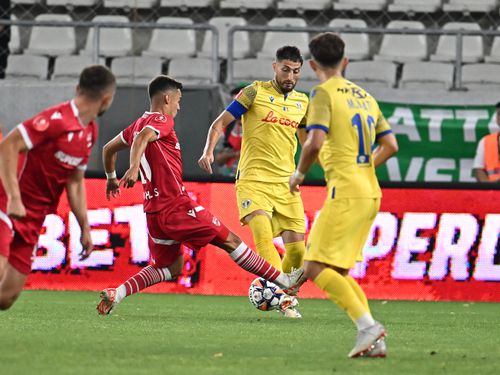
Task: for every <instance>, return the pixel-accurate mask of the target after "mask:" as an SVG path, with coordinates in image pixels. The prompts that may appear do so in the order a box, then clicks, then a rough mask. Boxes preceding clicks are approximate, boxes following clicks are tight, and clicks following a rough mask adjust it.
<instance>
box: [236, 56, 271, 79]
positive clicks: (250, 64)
mask: <svg viewBox="0 0 500 375" xmlns="http://www.w3.org/2000/svg"><path fill="white" fill-rule="evenodd" d="M273 61H274V60H273V59H242V60H236V61H235V62H234V68H233V69H234V70H233V82H234V83H238V82H252V81H255V80H259V81H267V80H269V79H270V78H271V77H272V75H273V73H272V63H273Z"/></svg>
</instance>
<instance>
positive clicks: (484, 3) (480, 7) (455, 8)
mask: <svg viewBox="0 0 500 375" xmlns="http://www.w3.org/2000/svg"><path fill="white" fill-rule="evenodd" d="M496 6H497V0H473V1H471V0H450V2H449V3H447V4H444V6H443V10H444V11H445V12H490V11H492V10H493V9H495V7H496Z"/></svg>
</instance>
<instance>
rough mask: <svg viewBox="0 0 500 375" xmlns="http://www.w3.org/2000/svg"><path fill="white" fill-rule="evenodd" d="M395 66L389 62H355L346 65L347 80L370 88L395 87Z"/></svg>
mask: <svg viewBox="0 0 500 375" xmlns="http://www.w3.org/2000/svg"><path fill="white" fill-rule="evenodd" d="M396 69H397V65H396V64H394V63H393V62H389V61H355V62H352V63H350V64H348V65H347V68H346V72H345V76H346V78H347V79H348V80H350V81H353V82H356V83H359V84H360V85H361V86H366V87H367V88H368V89H370V88H392V87H394V86H395V85H396Z"/></svg>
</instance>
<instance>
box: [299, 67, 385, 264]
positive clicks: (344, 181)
mask: <svg viewBox="0 0 500 375" xmlns="http://www.w3.org/2000/svg"><path fill="white" fill-rule="evenodd" d="M312 129H321V130H323V131H325V133H326V138H325V141H324V143H323V146H322V148H321V151H320V155H319V158H320V162H321V165H322V166H323V169H324V170H325V178H326V182H327V187H328V194H327V198H326V201H325V204H324V205H323V208H322V209H321V212H320V214H319V216H318V218H317V220H316V222H315V223H314V225H313V228H312V230H311V233H310V235H309V239H308V244H307V252H306V255H305V260H309V261H316V262H321V263H326V264H329V265H333V266H336V267H340V268H345V269H349V268H352V267H354V265H355V262H356V261H360V260H362V257H361V255H362V253H361V252H362V249H363V246H364V243H365V241H366V239H367V237H368V234H369V231H370V228H371V225H372V223H373V220H374V219H375V216H376V215H377V212H378V210H379V208H380V198H381V196H382V193H381V190H380V187H379V184H378V180H377V177H376V175H375V167H374V162H373V158H372V149H373V147H374V144H375V142H376V140H377V139H378V138H380V137H382V136H384V135H386V134H388V133H390V132H391V129H390V126H389V124H388V123H387V121H386V120H385V118H384V116H383V115H382V113H381V111H380V108H379V106H378V104H377V102H376V100H375V99H374V98H373V97H372V96H371V95H370V94H368V93H367V92H366V91H365V90H363V89H362V88H360V87H359V86H357V85H355V84H354V83H352V82H350V81H348V80H346V79H344V78H342V77H332V78H330V79H329V80H327V81H326V82H324V83H322V84H320V85H318V86H316V87H315V89H314V90H313V91H312V92H311V104H310V107H309V113H308V119H307V130H308V131H310V130H312Z"/></svg>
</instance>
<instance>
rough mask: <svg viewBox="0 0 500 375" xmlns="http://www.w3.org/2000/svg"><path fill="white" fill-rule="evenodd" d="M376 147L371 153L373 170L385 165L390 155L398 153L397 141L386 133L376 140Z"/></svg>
mask: <svg viewBox="0 0 500 375" xmlns="http://www.w3.org/2000/svg"><path fill="white" fill-rule="evenodd" d="M377 144H378V147H377V148H376V149H375V151H374V152H373V162H374V164H375V168H376V167H378V166H379V165H381V164H383V163H385V161H386V160H387V159H389V158H390V157H391V156H392V155H394V154H395V153H396V152H398V141H397V140H396V137H395V136H394V134H392V133H388V134H386V135H384V136H383V137H381V138H379V139H378V140H377Z"/></svg>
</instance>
